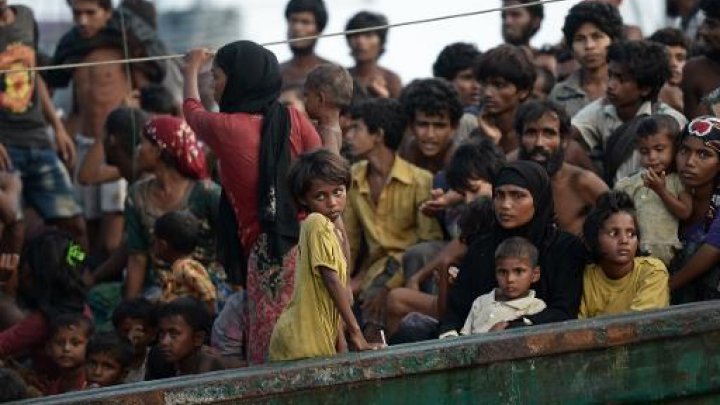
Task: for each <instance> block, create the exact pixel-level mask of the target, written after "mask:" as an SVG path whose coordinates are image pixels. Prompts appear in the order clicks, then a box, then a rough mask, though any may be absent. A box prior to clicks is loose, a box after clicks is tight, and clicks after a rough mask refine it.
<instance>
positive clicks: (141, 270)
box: [125, 253, 148, 299]
mask: <svg viewBox="0 0 720 405" xmlns="http://www.w3.org/2000/svg"><path fill="white" fill-rule="evenodd" d="M147 264H148V257H147V255H146V254H145V253H133V254H131V255H130V257H129V258H128V266H127V276H126V277H125V298H128V299H131V298H137V297H139V296H140V295H142V290H143V284H144V283H145V275H146V273H147Z"/></svg>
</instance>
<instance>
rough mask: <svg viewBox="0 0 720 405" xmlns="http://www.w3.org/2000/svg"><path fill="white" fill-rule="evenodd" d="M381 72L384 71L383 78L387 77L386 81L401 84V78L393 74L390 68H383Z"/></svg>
mask: <svg viewBox="0 0 720 405" xmlns="http://www.w3.org/2000/svg"><path fill="white" fill-rule="evenodd" d="M380 70H381V71H382V73H383V76H385V79H386V80H388V81H390V80H392V81H394V82H398V83H399V82H400V76H398V74H397V73H395V72H393V71H392V70H390V69H388V68H384V67H381V68H380Z"/></svg>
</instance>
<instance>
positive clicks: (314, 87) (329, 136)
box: [305, 64, 353, 154]
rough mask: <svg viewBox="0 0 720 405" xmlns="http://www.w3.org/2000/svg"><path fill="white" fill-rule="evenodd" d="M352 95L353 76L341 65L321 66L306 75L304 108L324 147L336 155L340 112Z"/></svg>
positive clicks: (338, 141)
mask: <svg viewBox="0 0 720 405" xmlns="http://www.w3.org/2000/svg"><path fill="white" fill-rule="evenodd" d="M352 97H353V81H352V77H350V73H348V71H347V70H345V68H343V67H342V66H338V65H330V64H325V65H320V66H318V67H316V68H315V69H313V70H312V71H311V72H310V74H308V76H307V79H306V81H305V111H306V112H307V114H308V116H309V117H310V119H312V120H314V121H316V123H317V125H316V128H317V130H318V133H319V134H320V138H321V139H322V144H323V146H324V147H325V148H327V149H329V150H330V151H331V152H333V153H336V154H340V149H341V148H342V129H341V127H340V112H341V111H342V109H344V108H347V107H349V106H350V103H351V102H352Z"/></svg>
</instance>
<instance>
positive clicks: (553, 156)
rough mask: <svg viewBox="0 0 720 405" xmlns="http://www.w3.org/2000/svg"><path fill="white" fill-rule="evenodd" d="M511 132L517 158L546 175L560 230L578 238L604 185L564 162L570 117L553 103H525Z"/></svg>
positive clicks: (605, 185)
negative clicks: (535, 165) (516, 138)
mask: <svg viewBox="0 0 720 405" xmlns="http://www.w3.org/2000/svg"><path fill="white" fill-rule="evenodd" d="M515 131H516V132H517V133H518V134H520V153H519V158H520V159H526V160H532V161H534V162H537V163H539V164H540V165H542V166H543V167H545V169H546V170H547V172H548V175H549V176H550V182H551V183H552V189H553V198H554V200H555V205H556V207H558V208H560V209H557V210H556V212H555V214H556V215H557V223H558V225H559V226H560V229H562V230H563V231H566V232H570V233H572V234H575V235H580V233H581V231H582V226H583V222H585V216H586V215H587V214H588V212H590V209H591V208H592V207H593V206H594V205H595V201H596V200H597V198H598V197H599V196H600V195H601V194H603V193H606V192H607V191H608V186H607V184H605V182H603V181H602V180H601V179H600V177H598V176H597V175H596V174H595V173H593V172H592V171H590V170H585V169H582V168H580V167H578V166H575V165H571V164H569V163H566V162H565V148H566V147H567V144H568V139H569V137H570V133H571V126H570V118H569V117H568V116H567V114H566V113H565V110H564V109H563V108H562V107H560V106H559V105H557V104H554V103H552V102H548V101H528V102H527V103H525V104H523V105H522V106H520V108H519V109H518V112H517V116H516V120H515Z"/></svg>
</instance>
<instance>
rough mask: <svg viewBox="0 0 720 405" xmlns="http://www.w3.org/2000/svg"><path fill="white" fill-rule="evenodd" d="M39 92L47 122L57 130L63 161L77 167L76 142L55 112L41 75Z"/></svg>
mask: <svg viewBox="0 0 720 405" xmlns="http://www.w3.org/2000/svg"><path fill="white" fill-rule="evenodd" d="M36 77H37V91H38V95H39V96H40V104H41V105H42V110H43V114H44V115H45V120H47V122H48V123H50V125H52V127H53V129H54V130H55V143H56V144H57V149H58V153H59V154H60V157H61V158H62V160H63V161H64V162H65V163H66V164H67V165H68V166H70V167H72V166H73V165H75V142H73V140H72V139H71V138H70V136H69V135H68V133H67V131H66V130H65V125H64V124H63V122H62V120H61V119H60V117H59V116H58V114H57V111H55V105H54V104H53V102H52V99H51V98H50V91H48V88H47V85H45V81H44V80H43V79H42V77H41V76H40V75H37V76H36Z"/></svg>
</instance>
